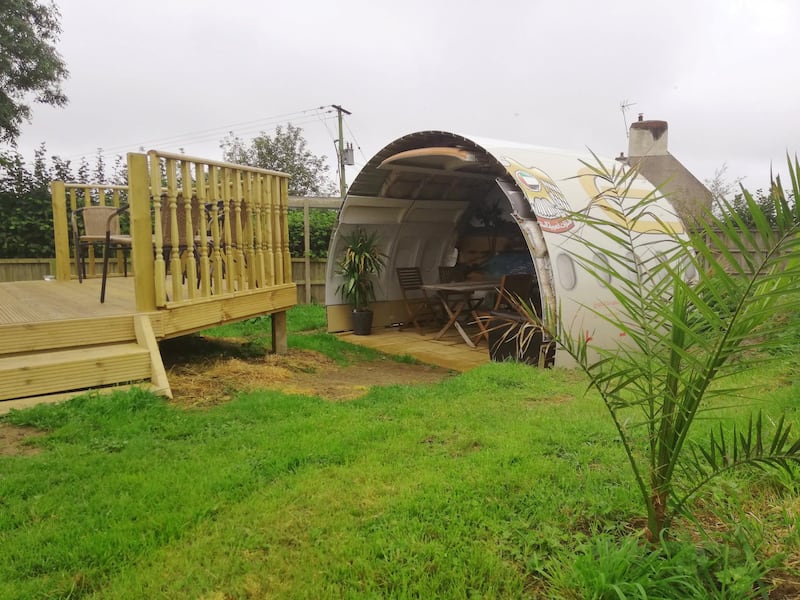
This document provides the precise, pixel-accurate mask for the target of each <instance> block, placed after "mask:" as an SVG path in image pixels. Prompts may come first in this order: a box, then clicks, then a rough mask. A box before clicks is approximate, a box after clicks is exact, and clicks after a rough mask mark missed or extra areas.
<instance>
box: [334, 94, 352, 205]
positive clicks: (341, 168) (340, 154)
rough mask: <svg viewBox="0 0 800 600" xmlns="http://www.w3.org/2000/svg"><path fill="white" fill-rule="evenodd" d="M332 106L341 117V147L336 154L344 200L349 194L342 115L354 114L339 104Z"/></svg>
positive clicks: (340, 191)
mask: <svg viewBox="0 0 800 600" xmlns="http://www.w3.org/2000/svg"><path fill="white" fill-rule="evenodd" d="M331 106H332V107H333V108H335V109H336V112H337V114H338V116H339V147H338V149H337V153H336V154H337V158H338V160H339V193H340V194H341V196H342V200H344V195H345V192H347V181H346V180H345V177H344V164H345V163H344V131H343V130H342V114H345V115H350V114H352V113H351V112H350V111H349V110H345V109H343V108H342V107H341V106H339V105H338V104H331Z"/></svg>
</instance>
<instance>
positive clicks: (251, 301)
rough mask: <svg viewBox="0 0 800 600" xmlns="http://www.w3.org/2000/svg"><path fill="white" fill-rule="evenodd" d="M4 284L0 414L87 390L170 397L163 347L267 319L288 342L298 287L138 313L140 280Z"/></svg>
mask: <svg viewBox="0 0 800 600" xmlns="http://www.w3.org/2000/svg"><path fill="white" fill-rule="evenodd" d="M100 284H101V280H100V279H99V278H98V279H94V278H90V279H86V280H84V281H83V283H79V282H78V281H77V280H68V281H57V280H52V281H23V282H12V283H0V414H2V413H4V412H7V411H8V410H10V409H11V408H20V407H23V406H30V405H32V404H35V403H37V402H42V401H52V400H61V399H64V398H68V397H70V396H73V395H75V394H78V393H83V392H85V391H87V390H110V389H113V388H114V387H118V386H120V385H133V384H135V385H140V386H143V387H148V388H150V389H152V390H153V391H156V392H157V393H161V394H164V395H166V396H170V395H171V391H170V388H169V381H168V380H167V375H166V372H165V371H164V367H163V364H162V362H161V355H160V353H159V350H158V341H160V340H163V339H167V338H171V337H177V336H180V335H185V334H188V333H192V332H194V331H199V330H202V329H205V328H207V327H211V326H213V325H218V324H222V323H227V322H232V321H237V320H242V319H247V318H251V317H254V316H258V315H263V314H272V316H273V337H274V338H275V337H276V336H277V339H278V340H279V341H278V342H275V343H276V344H278V343H280V339H281V338H282V339H283V340H284V343H285V311H286V310H287V309H288V308H289V307H291V306H293V305H294V304H295V302H296V297H297V291H296V287H295V285H294V284H282V285H276V286H271V287H266V288H263V289H253V290H245V291H243V292H241V293H234V294H233V295H226V296H220V297H212V298H205V299H201V300H200V301H196V302H192V303H189V304H187V303H185V302H184V303H176V304H174V305H169V304H168V306H167V307H164V308H159V309H156V310H153V311H148V312H137V310H136V299H135V278H134V277H127V278H125V277H110V278H109V279H108V282H107V289H106V301H105V303H102V304H101V303H100Z"/></svg>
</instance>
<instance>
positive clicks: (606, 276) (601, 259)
mask: <svg viewBox="0 0 800 600" xmlns="http://www.w3.org/2000/svg"><path fill="white" fill-rule="evenodd" d="M610 269H611V263H610V262H608V257H607V256H606V255H605V254H600V253H599V252H595V253H594V270H595V273H596V274H597V280H598V281H599V282H600V285H601V286H602V287H606V286H607V285H608V284H609V283H611V273H610Z"/></svg>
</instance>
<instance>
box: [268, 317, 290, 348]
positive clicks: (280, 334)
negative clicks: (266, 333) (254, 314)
mask: <svg viewBox="0 0 800 600" xmlns="http://www.w3.org/2000/svg"><path fill="white" fill-rule="evenodd" d="M270 316H271V317H272V351H273V352H274V353H275V354H286V353H287V352H288V351H289V344H288V342H287V339H286V311H283V310H282V311H281V312H275V313H272V314H271V315H270Z"/></svg>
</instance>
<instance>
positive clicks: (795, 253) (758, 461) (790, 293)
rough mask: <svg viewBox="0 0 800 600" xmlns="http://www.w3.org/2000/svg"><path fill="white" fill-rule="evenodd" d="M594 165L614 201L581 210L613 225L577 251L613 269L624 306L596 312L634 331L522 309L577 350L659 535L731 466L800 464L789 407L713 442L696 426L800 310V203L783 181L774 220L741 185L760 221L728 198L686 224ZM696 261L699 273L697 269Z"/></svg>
mask: <svg viewBox="0 0 800 600" xmlns="http://www.w3.org/2000/svg"><path fill="white" fill-rule="evenodd" d="M585 165H586V166H587V167H588V168H589V169H590V170H591V171H592V174H593V176H596V177H598V178H601V179H602V180H603V181H604V182H605V184H606V185H607V186H608V189H607V190H605V191H604V192H603V193H602V197H603V200H604V202H603V204H604V209H603V210H587V211H585V212H584V213H580V214H575V215H572V216H573V218H574V219H575V220H576V221H579V222H580V223H583V224H584V225H585V226H586V227H588V228H591V230H593V231H595V232H597V233H599V234H600V235H599V236H595V238H597V239H599V241H596V242H594V243H593V242H591V241H590V239H591V236H586V237H589V238H590V239H589V240H587V239H586V238H584V239H582V243H583V244H584V246H586V247H588V249H589V250H591V252H587V253H586V255H582V256H576V257H575V258H576V260H577V261H578V262H579V263H580V265H581V266H582V267H583V269H584V270H585V271H586V272H587V273H588V274H590V275H591V276H593V277H594V278H596V279H598V280H601V281H602V282H604V283H605V282H607V281H609V277H610V282H611V283H610V284H608V289H609V290H610V292H611V293H612V294H613V297H614V300H615V301H616V305H615V308H614V310H613V311H608V310H604V309H603V308H594V307H592V306H584V310H586V311H588V312H589V313H591V314H593V315H595V316H596V317H598V318H600V319H603V320H604V321H606V322H607V323H609V324H610V325H612V326H613V327H615V328H617V329H618V330H619V331H620V332H621V333H622V334H624V335H623V337H621V338H620V340H627V342H623V341H621V342H620V343H619V344H618V345H617V346H615V347H613V348H605V349H604V348H599V347H597V346H595V345H593V344H592V343H591V341H590V336H587V335H582V334H576V333H574V332H572V331H570V328H569V326H568V324H566V323H564V322H563V321H562V320H561V319H560V317H559V315H558V314H554V315H549V318H545V319H544V320H542V319H540V317H539V316H537V315H536V314H535V313H534V312H533V310H532V309H531V307H530V306H527V305H525V304H523V303H521V302H519V303H518V310H519V311H520V312H522V313H523V314H526V315H527V317H528V329H529V330H530V329H531V328H536V327H543V328H544V329H545V330H546V333H547V334H549V335H550V336H552V337H553V338H554V339H555V340H556V342H557V343H558V345H559V347H560V348H561V350H562V351H565V352H567V353H569V354H570V355H571V356H572V357H573V358H574V359H575V361H576V362H577V363H578V365H579V367H580V368H581V369H582V370H583V371H584V372H585V373H586V374H587V375H588V377H589V380H590V385H591V387H594V388H595V389H596V390H597V391H598V392H599V394H600V396H601V397H602V399H603V402H604V403H605V406H606V407H607V409H608V412H609V414H610V415H611V418H612V420H613V422H614V425H615V426H616V428H617V431H618V433H619V437H620V439H621V441H622V443H623V445H624V448H625V451H626V453H627V457H628V461H629V463H630V467H631V469H632V471H633V475H634V478H635V480H636V483H637V485H638V487H639V490H640V493H641V497H642V500H643V502H644V506H645V509H646V513H647V534H648V537H649V539H650V540H652V541H655V540H658V539H659V538H660V537H661V536H662V534H664V533H665V532H666V531H667V530H668V528H669V526H670V523H671V521H672V519H673V518H674V517H675V515H676V514H678V513H680V512H682V511H687V510H688V504H687V503H688V502H689V501H690V500H691V499H692V497H693V496H694V495H695V494H696V493H697V492H698V490H700V489H701V488H703V486H705V485H706V484H708V483H709V482H710V481H711V480H713V479H714V477H716V476H718V475H719V474H721V473H723V472H726V471H729V470H730V469H734V468H738V467H743V466H746V465H750V466H755V467H761V468H764V467H776V468H785V469H789V468H790V463H793V462H794V463H797V462H800V440H795V439H794V438H791V435H792V432H791V431H790V426H789V425H788V424H787V423H786V422H785V421H784V420H783V419H780V420H779V421H778V422H777V424H775V425H774V426H772V427H769V428H768V427H767V426H766V424H765V422H764V421H763V420H762V419H761V417H760V415H759V416H756V417H755V418H751V419H750V422H749V424H748V425H747V426H746V427H744V429H743V430H742V429H735V428H734V429H733V430H732V431H730V432H729V433H726V430H725V429H723V428H722V427H720V428H719V430H718V431H717V430H712V432H711V433H710V436H709V439H708V440H707V441H706V442H705V443H704V444H701V443H696V442H695V441H692V439H691V436H690V433H691V431H692V425H693V424H694V422H695V420H696V418H697V417H698V415H700V414H701V413H704V412H707V411H713V410H714V408H715V403H714V400H715V399H718V398H720V397H726V398H728V399H730V397H731V396H732V395H736V394H739V393H741V392H742V391H743V390H742V389H741V388H740V387H736V386H733V385H732V384H729V385H727V386H726V385H722V384H720V383H718V382H720V380H722V379H724V378H727V377H730V376H731V375H734V374H739V373H742V372H746V371H748V370H750V369H753V368H755V367H756V366H759V365H761V364H762V363H763V362H764V361H769V360H771V359H772V357H773V355H774V353H770V352H766V350H769V349H770V347H771V345H773V344H776V343H778V341H779V340H781V339H782V338H781V336H779V335H776V333H778V332H779V330H780V328H781V327H783V325H782V323H781V322H780V320H778V319H776V318H775V317H776V315H780V314H781V313H786V312H792V311H796V310H797V308H796V306H797V301H798V298H800V296H798V292H800V207H798V205H797V204H792V203H791V202H788V201H787V198H786V196H785V195H784V193H783V191H782V190H783V188H782V186H781V183H780V180H779V179H776V181H774V182H773V183H774V185H773V189H775V190H780V192H778V193H775V194H773V201H774V206H773V207H771V208H773V209H774V213H775V216H774V221H773V224H770V222H769V221H768V219H767V217H766V215H765V214H764V211H763V208H762V207H761V206H759V204H758V203H757V202H756V201H755V200H754V198H753V196H752V195H751V194H750V193H749V192H748V191H747V190H744V189H742V194H743V197H744V198H745V201H746V203H747V208H748V211H749V213H750V215H751V216H752V219H751V222H752V223H754V224H755V225H754V227H752V228H748V227H746V226H745V223H744V222H743V221H742V219H741V218H740V217H738V216H737V213H736V211H734V210H732V207H730V206H729V207H727V210H726V211H725V213H726V216H725V217H715V216H714V215H712V214H710V213H709V214H707V215H705V218H704V219H703V220H702V221H701V222H700V223H699V224H698V226H697V228H695V229H694V230H692V231H689V232H686V233H685V234H684V233H680V232H674V231H672V229H671V228H670V227H669V226H668V225H667V224H666V223H664V222H663V221H659V219H658V217H657V216H655V212H656V211H655V210H654V203H656V202H658V200H659V195H658V193H652V194H649V195H648V196H647V197H645V198H644V199H642V200H637V199H634V198H633V194H631V189H632V186H633V183H634V179H635V177H636V173H635V171H633V170H628V169H624V168H622V167H619V166H614V167H613V168H612V169H608V168H606V167H605V166H603V165H602V163H600V161H598V166H595V165H591V164H588V163H585ZM788 166H789V175H790V178H791V184H792V190H793V197H794V198H800V193H798V192H799V191H800V190H799V187H800V186H799V185H798V176H799V175H800V164H798V161H797V158H796V157H795V160H794V163H793V162H792V161H791V159H789V160H788ZM653 219H656V221H658V222H659V223H660V225H661V228H663V230H664V233H663V235H666V236H668V237H669V239H670V240H671V241H672V243H673V249H672V250H671V251H668V252H667V253H666V254H665V253H663V252H658V253H656V252H650V251H648V245H649V244H650V243H651V239H650V238H652V236H651V235H650V234H648V233H637V232H636V231H634V229H635V228H634V227H633V226H632V225H634V224H635V223H636V222H637V221H649V222H652V221H653ZM586 256H588V257H589V258H587V257H586ZM597 256H604V257H605V259H598V258H597ZM689 265H691V267H693V269H689V268H688V266H689ZM689 271H693V272H696V276H692V277H691V278H690V277H687V272H689ZM546 316H547V315H546ZM776 340H778V341H776ZM768 429H769V431H768Z"/></svg>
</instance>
